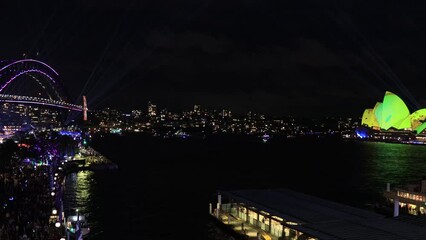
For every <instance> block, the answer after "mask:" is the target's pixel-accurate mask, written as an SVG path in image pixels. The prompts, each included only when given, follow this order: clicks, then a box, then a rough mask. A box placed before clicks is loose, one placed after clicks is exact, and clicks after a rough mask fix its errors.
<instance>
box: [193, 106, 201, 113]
mask: <svg viewBox="0 0 426 240" xmlns="http://www.w3.org/2000/svg"><path fill="white" fill-rule="evenodd" d="M200 111H201V106H200V105H194V113H200Z"/></svg>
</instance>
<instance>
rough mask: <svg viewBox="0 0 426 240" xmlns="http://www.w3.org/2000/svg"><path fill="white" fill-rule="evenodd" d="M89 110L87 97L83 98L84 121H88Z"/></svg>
mask: <svg viewBox="0 0 426 240" xmlns="http://www.w3.org/2000/svg"><path fill="white" fill-rule="evenodd" d="M87 110H88V109H87V101H86V96H83V121H87Z"/></svg>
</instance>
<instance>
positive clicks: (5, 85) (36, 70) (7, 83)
mask: <svg viewBox="0 0 426 240" xmlns="http://www.w3.org/2000/svg"><path fill="white" fill-rule="evenodd" d="M29 72H38V73H41V74H43V75H45V76H46V77H48V78H49V79H50V80H51V81H52V82H54V83H55V80H53V78H52V77H51V76H49V74H47V73H45V72H43V71H40V70H38V69H30V70H25V71H22V72H20V73H18V74H16V75H15V76H13V77H12V78H11V79H9V81H7V82H6V83H5V84H4V85H3V86H2V87H1V88H0V92H1V91H3V89H4V88H5V87H7V85H9V84H10V83H11V82H12V81H13V80H15V79H16V78H17V77H19V76H21V75H22V74H25V73H29Z"/></svg>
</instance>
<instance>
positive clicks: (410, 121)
mask: <svg viewBox="0 0 426 240" xmlns="http://www.w3.org/2000/svg"><path fill="white" fill-rule="evenodd" d="M425 120H426V109H425V108H424V109H420V110H417V111H415V112H413V113H410V111H409V109H408V107H407V105H406V104H405V103H404V101H403V100H402V99H401V98H400V97H399V96H397V95H396V94H394V93H392V92H389V91H386V93H385V96H384V98H383V101H382V102H377V103H376V104H375V106H374V108H368V109H365V110H364V113H363V115H362V120H361V127H360V128H358V129H357V135H358V137H360V138H366V137H369V138H373V139H377V140H389V139H392V140H394V141H415V140H416V138H417V136H418V137H421V136H420V134H422V133H423V131H424V129H425V128H426V121H425Z"/></svg>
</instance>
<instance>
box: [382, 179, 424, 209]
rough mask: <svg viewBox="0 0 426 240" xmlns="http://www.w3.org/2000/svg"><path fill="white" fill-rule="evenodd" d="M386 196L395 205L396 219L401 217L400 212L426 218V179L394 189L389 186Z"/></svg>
mask: <svg viewBox="0 0 426 240" xmlns="http://www.w3.org/2000/svg"><path fill="white" fill-rule="evenodd" d="M384 196H385V197H386V199H387V200H388V201H389V202H390V203H392V204H393V205H394V214H393V215H394V216H395V217H396V216H398V215H399V211H400V210H402V211H403V212H404V213H409V214H412V215H421V216H426V179H423V180H421V181H420V182H419V183H413V184H407V185H406V186H403V187H395V188H393V189H390V185H389V184H388V186H387V189H386V192H385V193H384Z"/></svg>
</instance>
